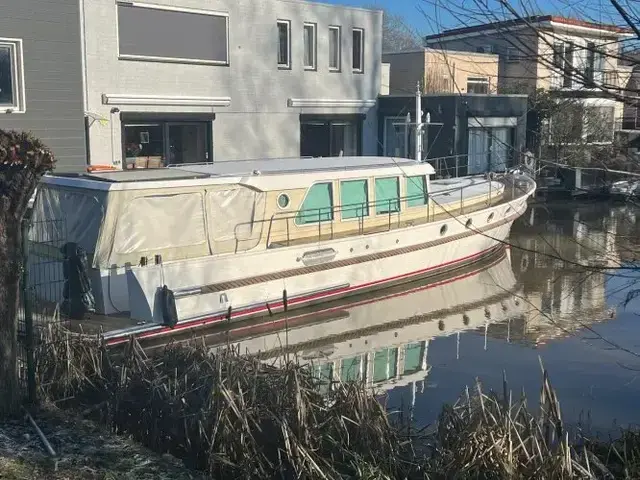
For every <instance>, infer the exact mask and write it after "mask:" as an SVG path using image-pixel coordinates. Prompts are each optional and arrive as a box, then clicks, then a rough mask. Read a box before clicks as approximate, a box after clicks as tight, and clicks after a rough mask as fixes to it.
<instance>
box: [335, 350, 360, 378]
mask: <svg viewBox="0 0 640 480" xmlns="http://www.w3.org/2000/svg"><path fill="white" fill-rule="evenodd" d="M360 360H361V358H360V356H357V357H352V358H345V359H344V360H342V364H341V365H340V380H342V381H343V382H352V381H354V380H360V379H361V378H362V376H361V374H360Z"/></svg>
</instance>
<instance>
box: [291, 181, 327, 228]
mask: <svg viewBox="0 0 640 480" xmlns="http://www.w3.org/2000/svg"><path fill="white" fill-rule="evenodd" d="M328 220H333V187H332V185H331V183H330V182H327V183H316V184H314V185H312V186H311V188H310V189H309V191H308V192H307V195H306V196H305V197H304V201H303V202H302V207H301V208H300V211H299V212H298V215H297V218H296V224H297V225H306V224H309V223H318V222H326V221H328Z"/></svg>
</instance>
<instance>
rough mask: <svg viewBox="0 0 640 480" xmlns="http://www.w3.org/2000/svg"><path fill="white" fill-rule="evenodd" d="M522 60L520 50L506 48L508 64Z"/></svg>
mask: <svg viewBox="0 0 640 480" xmlns="http://www.w3.org/2000/svg"><path fill="white" fill-rule="evenodd" d="M521 59H522V56H521V55H520V50H518V49H517V48H513V47H507V62H509V63H517V62H519V61H520V60H521Z"/></svg>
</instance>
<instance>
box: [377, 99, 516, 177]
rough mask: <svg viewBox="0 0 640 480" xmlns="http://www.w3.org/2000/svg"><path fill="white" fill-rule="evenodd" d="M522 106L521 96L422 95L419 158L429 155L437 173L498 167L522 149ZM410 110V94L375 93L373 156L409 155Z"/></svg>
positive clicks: (455, 173) (453, 174)
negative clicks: (424, 123)
mask: <svg viewBox="0 0 640 480" xmlns="http://www.w3.org/2000/svg"><path fill="white" fill-rule="evenodd" d="M527 108H528V102H527V95H499V94H487V95H482V94H464V95H460V94H448V95H446V94H445V95H437V94H434V95H424V96H423V97H422V110H423V118H422V121H426V118H427V115H428V116H429V125H428V126H427V127H426V128H424V129H423V132H424V133H423V139H422V143H423V152H424V157H423V159H424V160H431V159H434V161H433V166H434V167H435V169H436V172H437V174H438V176H440V177H446V176H451V177H457V176H463V175H471V174H478V173H484V172H487V171H504V170H505V169H506V168H509V167H511V166H513V165H514V164H515V163H517V161H518V159H519V158H518V156H519V155H520V153H521V152H523V151H524V147H525V141H526V135H527ZM415 113H416V100H415V96H413V95H390V96H388V97H380V99H379V102H378V116H379V119H378V137H379V138H380V139H381V142H380V144H379V147H378V154H379V155H384V156H395V157H405V156H412V151H413V142H414V134H413V129H412V128H411V126H410V124H408V123H407V120H409V119H410V120H411V122H415V118H416V117H415ZM435 159H438V160H435Z"/></svg>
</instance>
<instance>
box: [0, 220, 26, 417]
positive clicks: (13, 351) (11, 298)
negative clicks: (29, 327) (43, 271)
mask: <svg viewBox="0 0 640 480" xmlns="http://www.w3.org/2000/svg"><path fill="white" fill-rule="evenodd" d="M21 237H22V234H21V228H20V223H19V222H18V224H17V225H16V222H15V221H14V220H13V219H7V218H6V215H0V385H2V388H0V392H1V393H0V417H2V416H6V415H11V414H16V413H18V411H19V408H20V401H21V400H22V398H21V391H20V385H19V381H18V363H17V359H18V328H17V327H18V324H17V321H16V317H17V312H18V298H19V285H20V270H21V268H20V267H21V256H22V255H21V251H22V249H21V248H20V247H21Z"/></svg>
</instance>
